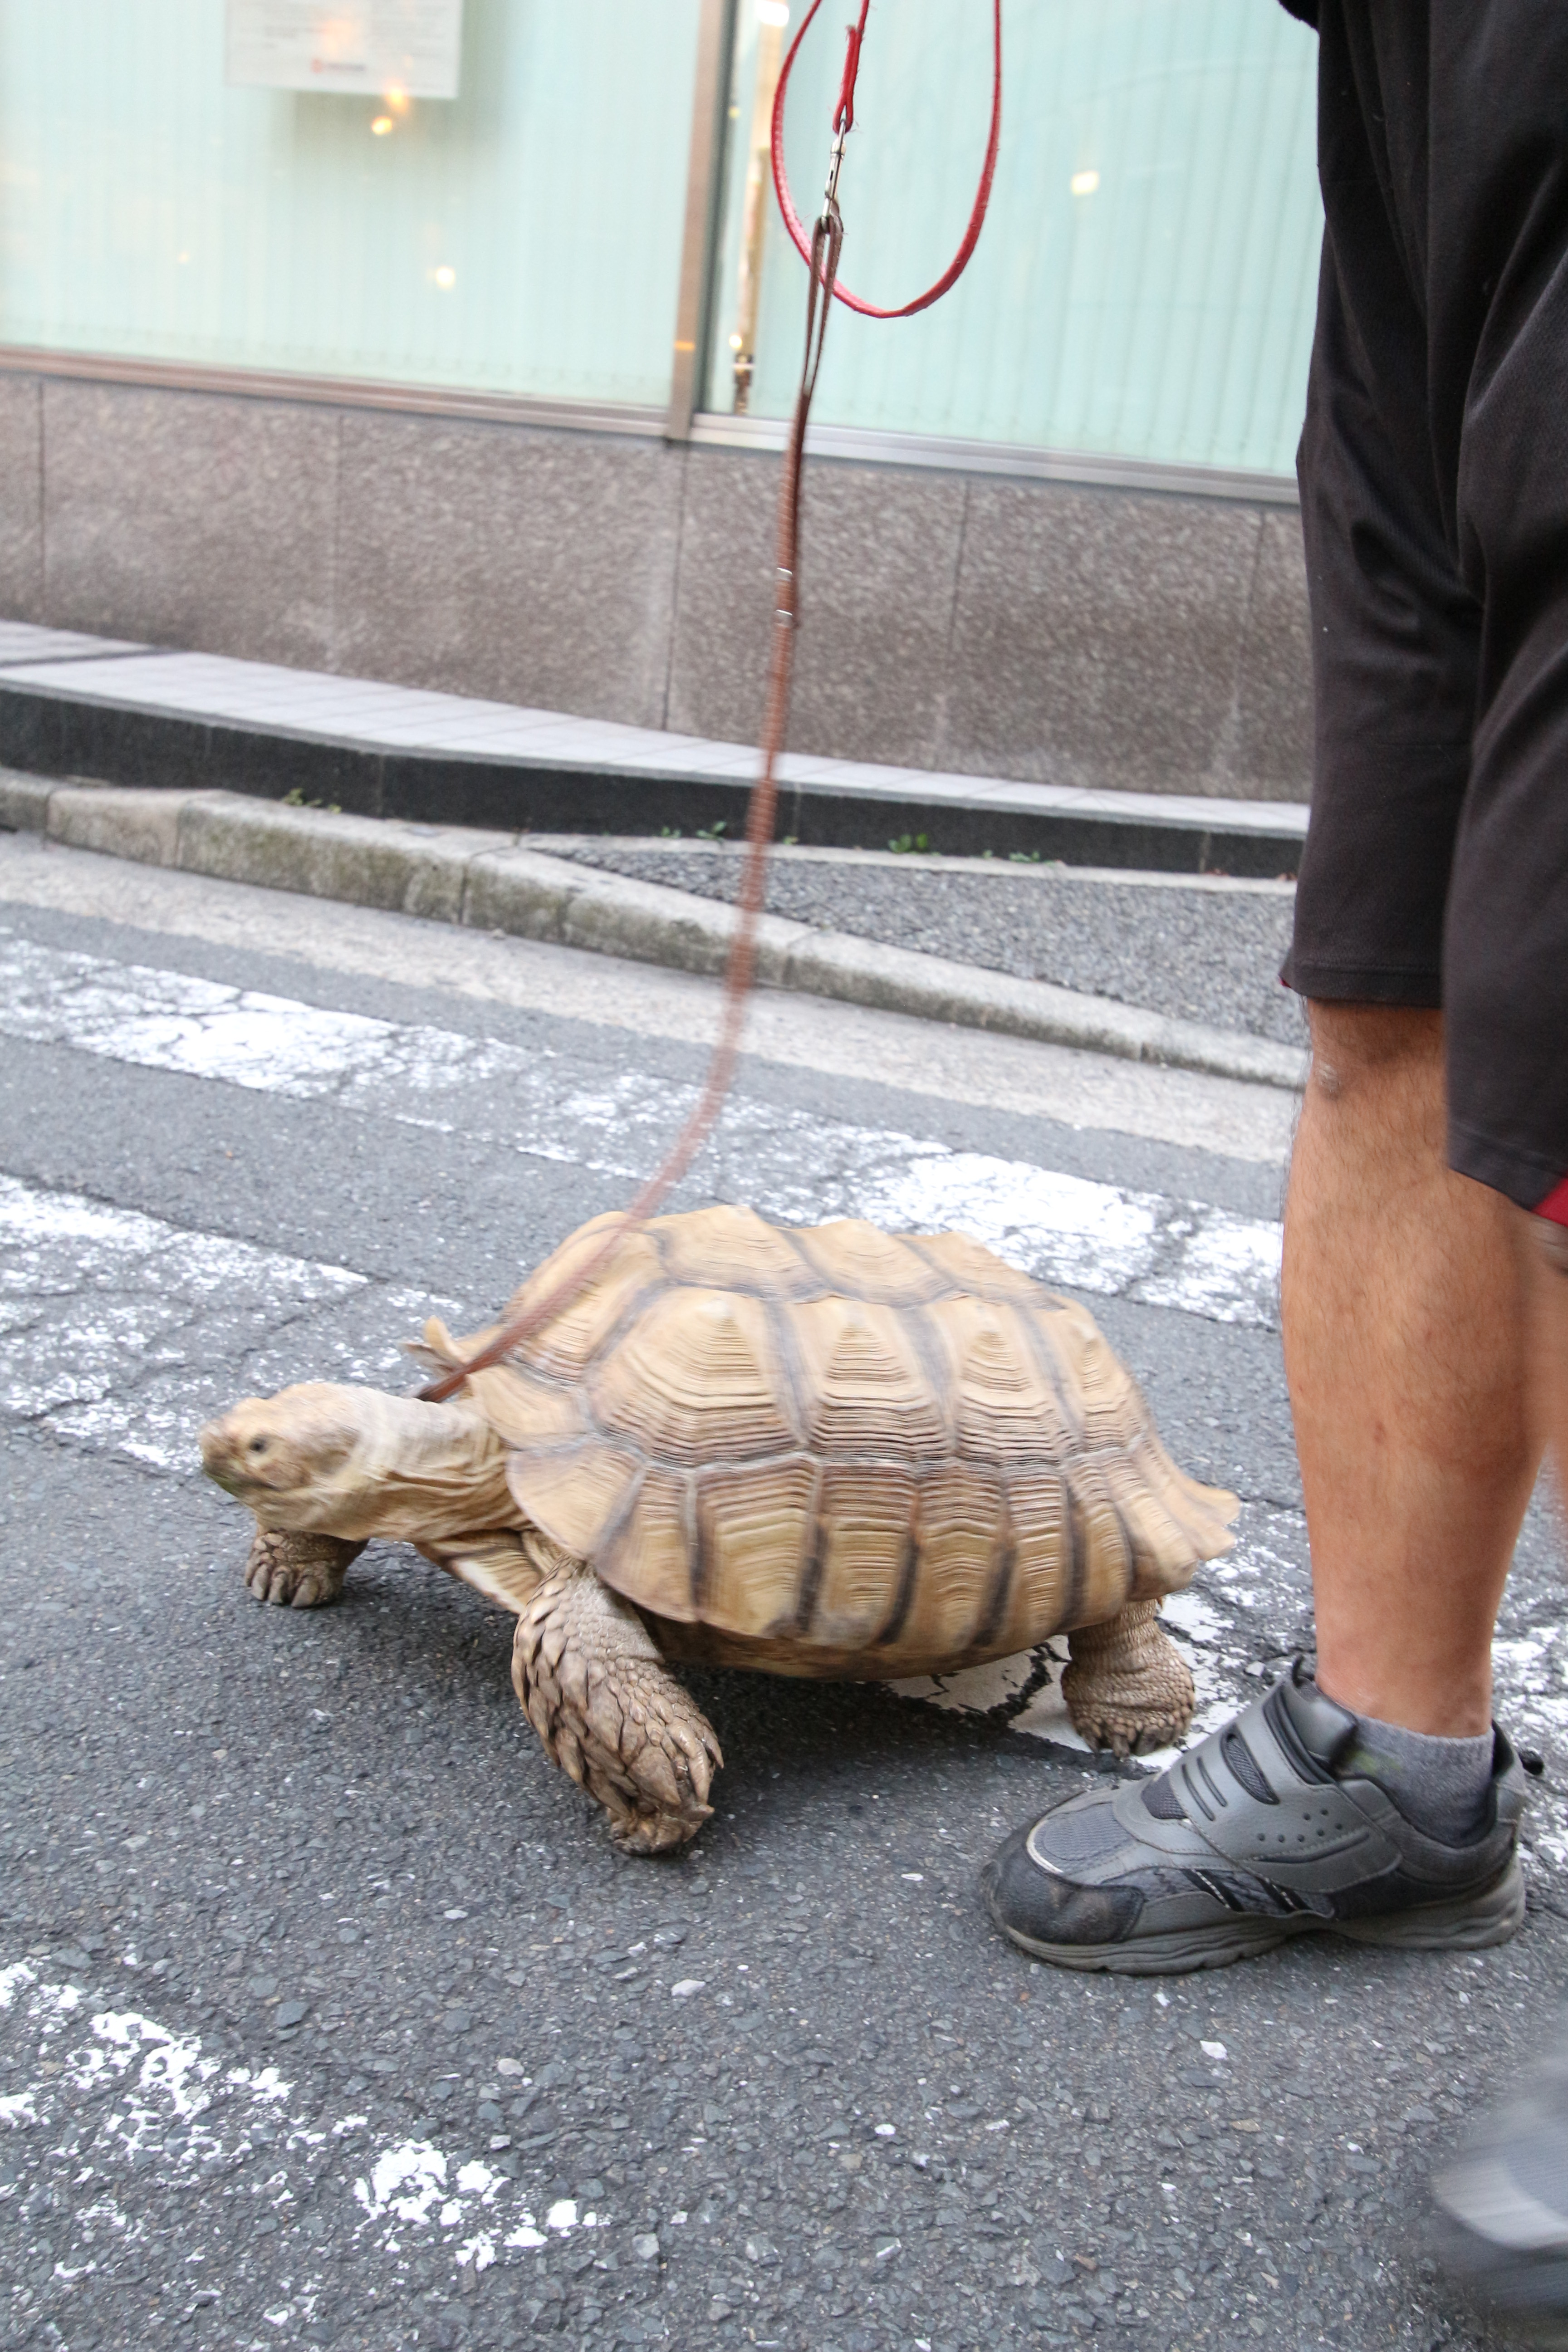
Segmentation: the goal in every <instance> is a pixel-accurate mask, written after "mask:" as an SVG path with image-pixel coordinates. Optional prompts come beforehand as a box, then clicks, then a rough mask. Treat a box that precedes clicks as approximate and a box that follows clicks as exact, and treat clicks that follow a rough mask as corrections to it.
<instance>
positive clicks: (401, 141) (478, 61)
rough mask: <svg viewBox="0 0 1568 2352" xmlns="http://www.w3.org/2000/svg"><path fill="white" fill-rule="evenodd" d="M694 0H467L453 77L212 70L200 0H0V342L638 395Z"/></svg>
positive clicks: (512, 389)
mask: <svg viewBox="0 0 1568 2352" xmlns="http://www.w3.org/2000/svg"><path fill="white" fill-rule="evenodd" d="M698 14H699V0H468V4H467V6H466V8H465V11H464V31H463V59H462V89H461V95H460V96H459V97H458V98H457V99H456V100H451V101H437V100H429V101H416V103H415V104H414V105H413V107H412V108H411V110H410V111H409V113H408V114H407V116H406V117H405V119H404V120H403V121H399V122H398V123H397V124H396V126H395V129H394V131H392V132H391V134H390V135H386V136H381V137H376V136H373V134H372V131H371V128H370V126H371V122H372V120H373V119H374V117H375V116H376V115H377V114H379V113H380V112H382V109H381V107H380V106H379V104H378V103H376V102H374V101H372V100H364V99H361V98H355V97H342V96H329V95H321V96H316V95H314V94H300V93H295V92H292V91H286V90H271V89H226V88H225V86H224V7H223V0H0V341H3V342H5V343H8V344H26V345H41V346H43V347H44V348H46V349H48V350H52V351H60V352H110V353H115V354H121V355H124V356H127V357H134V358H148V359H158V360H172V361H182V360H184V361H195V362H206V363H208V364H215V365H224V366H232V367H248V368H264V369H280V370H288V371H291V372H294V371H298V372H303V373H321V374H327V375H336V376H353V377H367V378H381V379H389V380H392V381H395V382H400V383H428V384H438V385H457V386H461V387H463V388H465V389H467V390H473V391H493V392H500V393H514V394H531V395H534V396H537V397H543V398H551V399H561V400H593V401H604V402H616V403H618V402H629V403H647V404H661V403H662V402H663V401H664V400H665V399H666V397H667V396H668V386H669V375H670V361H671V344H672V338H673V334H674V320H675V304H676V293H677V284H678V279H679V268H680V243H681V229H682V222H683V217H684V210H685V199H686V170H687V149H688V143H689V131H690V121H691V92H692V84H693V79H694V74H695V68H696V39H697V28H698Z"/></svg>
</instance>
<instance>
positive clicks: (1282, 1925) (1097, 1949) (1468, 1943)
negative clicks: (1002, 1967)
mask: <svg viewBox="0 0 1568 2352" xmlns="http://www.w3.org/2000/svg"><path fill="white" fill-rule="evenodd" d="M993 1916H994V1915H993ZM1523 1919H1524V1873H1523V1872H1522V1870H1521V1868H1520V1866H1519V1860H1518V1857H1517V1856H1515V1857H1514V1858H1513V1859H1511V1860H1510V1862H1509V1864H1508V1865H1507V1867H1506V1868H1505V1869H1504V1870H1503V1871H1502V1872H1501V1874H1500V1876H1498V1877H1497V1878H1495V1879H1494V1880H1493V1881H1492V1883H1491V1885H1489V1886H1488V1887H1484V1888H1483V1889H1482V1891H1481V1892H1480V1894H1479V1895H1467V1896H1465V1897H1464V1899H1463V1900H1462V1901H1460V1902H1457V1903H1427V1904H1423V1905H1422V1906H1420V1908H1419V1909H1417V1910H1411V1911H1394V1912H1390V1913H1389V1914H1387V1916H1384V1917H1383V1918H1381V1919H1320V1918H1318V1917H1317V1916H1315V1915H1314V1914H1312V1913H1311V1912H1298V1913H1297V1914H1296V1916H1294V1917H1293V1918H1289V1919H1259V1918H1255V1917H1252V1916H1247V1915H1245V1914H1238V1915H1237V1916H1230V1917H1226V1918H1224V1919H1216V1920H1215V1924H1214V1926H1213V1927H1188V1928H1184V1929H1183V1930H1181V1931H1180V1932H1178V1933H1176V1934H1173V1935H1167V1936H1143V1937H1134V1938H1133V1939H1132V1940H1131V1942H1129V1943H1125V1944H1045V1943H1041V1942H1040V1941H1038V1940H1037V1937H1033V1936H1026V1935H1024V1934H1023V1933H1022V1931H1021V1930H1020V1929H1018V1928H1016V1927H1008V1925H1007V1923H1006V1921H1005V1919H998V1920H997V1921H996V1925H997V1926H998V1927H1000V1928H1001V1930H1002V1933H1003V1934H1004V1935H1005V1937H1007V1939H1008V1941H1009V1942H1010V1943H1014V1944H1016V1945H1017V1947H1018V1949H1019V1950H1020V1951H1021V1952H1027V1953H1029V1954H1030V1956H1031V1957H1032V1958H1035V1959H1037V1960H1049V1961H1050V1962H1051V1964H1052V1966H1053V1967H1055V1968H1058V1969H1089V1970H1099V1971H1100V1972H1101V1973H1103V1974H1105V1975H1109V1976H1119V1977H1174V1976H1185V1975H1188V1974H1189V1973H1190V1972H1191V1971H1192V1970H1194V1969H1228V1968H1229V1967H1231V1965H1232V1964H1233V1963H1234V1962H1235V1961H1237V1960H1251V1959H1256V1958H1258V1955H1259V1954H1260V1953H1263V1952H1272V1951H1275V1950H1277V1949H1278V1948H1279V1946H1280V1945H1281V1944H1288V1943H1289V1942H1290V1941H1291V1940H1292V1939H1293V1938H1294V1937H1297V1936H1310V1935H1330V1936H1342V1937H1345V1938H1346V1939H1347V1940H1348V1941H1349V1942H1351V1943H1352V1944H1376V1945H1381V1946H1382V1947H1383V1948H1384V1950H1385V1951H1396V1952H1482V1951H1487V1950H1489V1949H1490V1948H1492V1947H1493V1946H1494V1945H1497V1944H1506V1943H1508V1942H1509V1941H1510V1938H1511V1937H1514V1936H1515V1935H1517V1934H1518V1932H1519V1929H1520V1927H1521V1924H1522V1922H1523Z"/></svg>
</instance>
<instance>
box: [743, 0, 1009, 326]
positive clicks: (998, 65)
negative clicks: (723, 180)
mask: <svg viewBox="0 0 1568 2352" xmlns="http://www.w3.org/2000/svg"><path fill="white" fill-rule="evenodd" d="M821 5H822V0H811V6H810V7H809V8H808V9H807V10H806V12H805V22H804V24H803V25H802V26H801V28H800V30H799V32H798V33H797V34H796V35H795V38H794V40H793V41H792V42H791V43H790V46H789V55H788V56H787V57H786V58H785V59H784V71H783V72H782V73H781V74H780V76H779V86H778V89H776V90H775V92H774V93H773V187H774V189H775V190H776V192H777V194H778V200H779V210H780V212H781V213H782V214H783V215H784V226H785V228H787V229H788V231H789V233H790V238H791V241H792V243H793V244H794V246H795V251H796V252H797V253H798V254H799V256H800V257H801V259H802V260H803V261H809V260H810V258H811V240H810V237H809V236H808V235H807V232H806V230H805V226H804V225H803V223H802V221H801V217H800V215H799V214H798V213H797V212H796V210H795V199H794V197H793V196H792V195H791V194H790V192H789V175H788V173H786V172H785V170H784V96H785V93H786V92H787V90H788V89H789V77H790V68H792V67H793V65H794V64H795V58H797V57H798V56H799V55H800V45H801V43H802V42H803V41H804V40H805V37H806V35H807V33H809V32H810V30H811V23H812V18H813V17H814V16H816V12H817V10H818V9H819V8H820V7H821ZM870 13H871V0H862V5H861V9H860V21H859V23H858V25H851V26H849V28H848V29H849V48H848V54H847V57H846V58H845V60H844V79H843V81H842V82H841V83H840V85H839V90H838V103H837V107H835V109H834V112H833V132H834V138H833V164H832V168H831V170H830V173H829V176H828V182H827V193H828V195H829V197H830V198H831V197H832V196H833V194H835V192H836V189H837V179H838V164H839V163H840V161H841V159H842V157H843V153H844V142H845V140H846V139H847V136H848V134H849V132H850V131H852V130H853V129H854V127H855V82H856V78H857V76H858V73H859V71H860V47H861V43H862V42H863V41H864V39H865V37H866V19H867V17H868V16H869V15H870ZM992 23H993V38H992V48H993V58H994V63H993V67H992V80H991V134H990V137H989V138H988V139H987V140H986V142H985V161H984V164H983V166H982V167H981V173H980V185H979V187H978V188H977V189H976V190H975V194H974V205H973V210H972V211H971V213H970V215H969V226H968V227H967V228H966V229H965V230H964V232H963V243H962V245H960V247H959V248H958V251H957V252H956V253H955V254H954V255H953V257H952V260H951V261H950V262H949V263H948V266H947V268H945V269H944V270H943V271H942V276H941V277H940V278H938V279H937V281H936V284H935V285H934V286H928V287H927V289H926V290H925V292H924V293H923V294H917V295H916V297H915V299H914V300H913V301H912V302H902V303H900V305H899V307H898V308H897V310H879V308H878V306H877V305H876V303H875V302H867V301H863V300H862V299H861V298H860V296H859V295H858V294H851V293H850V291H849V289H848V288H847V286H836V287H835V288H834V289H833V291H834V293H835V294H836V295H837V298H838V299H839V301H840V302H842V303H844V304H845V305H846V307H847V309H849V310H858V311H859V313H860V315H861V317H862V318H864V319H911V318H913V316H914V314H915V312H916V311H917V310H930V308H931V304H932V303H933V302H940V301H941V299H942V296H943V295H944V294H945V293H946V292H947V290H948V288H949V287H950V286H952V285H953V284H954V283H955V282H956V281H957V280H958V279H959V278H961V277H962V276H963V272H964V270H965V269H966V268H967V267H968V265H969V257H970V255H971V254H972V253H973V250H974V247H975V246H976V244H977V242H978V241H979V236H980V232H981V229H982V227H983V226H984V221H985V212H986V207H987V206H988V205H989V204H990V202H991V183H992V181H993V180H994V178H995V176H996V151H997V148H998V146H999V145H1000V143H1001V139H1002V0H992Z"/></svg>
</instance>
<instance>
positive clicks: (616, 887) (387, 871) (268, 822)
mask: <svg viewBox="0 0 1568 2352" xmlns="http://www.w3.org/2000/svg"><path fill="white" fill-rule="evenodd" d="M0 827H4V828H7V829H9V830H11V831H14V832H33V833H40V834H43V835H46V836H47V838H48V839H49V840H51V841H58V842H61V843H63V844H65V845H68V847H71V848H75V849H92V850H97V851H98V852H99V853H100V855H103V856H110V857H126V858H133V859H136V860H137V861H139V862H140V863H141V864H142V865H149V866H171V867H174V868H175V869H177V870H179V871H180V872H183V873H187V874H205V875H210V876H212V877H215V878H216V879H217V880H220V881H226V882H248V883H251V884H253V885H256V886H258V887H261V888H263V889H270V890H292V891H296V892H299V893H300V894H302V895H303V896H306V897H309V898H331V899H337V900H341V901H343V902H345V903H347V904H349V905H351V906H358V907H376V908H382V909H384V911H386V912H389V913H394V914H403V915H418V916H422V917H423V918H424V919H426V921H433V922H445V923H458V924H462V925H466V926H468V927H469V928H471V929H477V930H489V931H503V932H508V933H510V934H511V935H513V936H514V937H517V938H521V939H530V940H551V941H553V942H554V943H555V944H557V945H558V946H562V947H573V948H585V949H590V950H594V951H595V952H597V953H600V954H604V955H616V956H625V957H627V958H629V959H631V960H632V961H636V962H640V963H655V964H663V965H667V966H669V967H672V968H673V969H675V970H676V971H691V972H700V973H703V974H705V975H708V976H710V977H711V976H713V975H716V974H717V973H719V972H721V971H722V970H723V968H724V961H725V958H726V956H727V954H728V952H729V945H730V931H731V909H730V908H728V907H727V906H726V905H725V904H724V903H723V902H722V901H721V900H718V899H710V898H697V897H695V896H694V895H692V894H691V893H689V892H687V891H684V890H672V889H668V888H666V887H664V886H663V885H662V884H659V883H652V882H632V881H628V880H626V879H624V878H623V877H620V876H618V875H611V874H604V873H600V872H597V871H596V870H595V868H593V867H591V866H574V865H572V864H571V863H569V862H568V861H567V860H566V859H564V858H559V857H550V856H543V855H542V854H541V853H540V852H539V851H538V850H533V849H528V848H524V847H523V846H521V845H520V844H519V843H518V842H517V840H516V839H515V837H514V836H513V835H510V834H499V833H490V834H485V833H476V832H471V831H469V830H468V828H467V827H463V826H456V825H452V826H436V825H419V824H404V823H400V822H398V821H397V820H395V819H387V818H379V817H356V816H341V815H337V814H331V812H327V811H322V810H317V809H308V808H290V807H289V806H287V805H286V804H282V803H277V802H271V801H255V800H251V799H248V798H246V797H244V796H243V795H240V794H238V793H222V792H210V793H178V792H163V791H157V790H152V791H140V790H136V789H133V788H126V787H121V786H117V785H103V784H84V783H71V782H66V783H56V782H49V781H48V780H47V779H45V778H41V777H34V776H24V775H18V774H16V773H14V772H0ZM757 969H758V977H759V979H760V980H761V981H762V982H763V985H764V986H766V987H770V988H785V989H794V990H796V991H798V992H801V993H803V994H805V995H811V996H826V997H833V998H836V999H837V1000H838V1001H839V1002H840V1003H848V1004H866V1005H875V1006H877V1007H879V1008H880V1009H881V1010H883V1011H885V1012H891V1013H912V1014H914V1015H915V1016H917V1017H918V1018H920V1019H921V1020H926V1021H945V1022H950V1023H952V1024H954V1025H956V1026H958V1027H962V1028H971V1029H992V1030H996V1031H1000V1032H1002V1033H1004V1034H1007V1035H1009V1036H1014V1037H1029V1038H1035V1039H1037V1040H1039V1041H1040V1042H1042V1043H1044V1044H1048V1045H1074V1046H1079V1047H1080V1048H1082V1049H1083V1050H1084V1051H1086V1052H1089V1053H1093V1054H1110V1055H1117V1056H1118V1057H1120V1058H1121V1059H1123V1060H1127V1061H1134V1062H1158V1063H1163V1064H1165V1065H1166V1066H1170V1067H1172V1068H1175V1069H1186V1070H1202V1071H1205V1072H1207V1073H1209V1074H1210V1075H1211V1076H1218V1077H1226V1078H1239V1079H1243V1080H1245V1081H1247V1082H1248V1083H1250V1084H1252V1085H1258V1086H1270V1087H1284V1088H1286V1089H1288V1090H1289V1091H1291V1092H1295V1091H1298V1090H1299V1089H1300V1087H1302V1086H1303V1085H1304V1083H1305V1079H1306V1056H1305V1055H1303V1054H1301V1053H1299V1052H1298V1051H1296V1050H1295V1049H1294V1048H1293V1047H1291V1046H1289V1045H1276V1044H1274V1043H1273V1042H1272V1041H1271V1040H1268V1039H1266V1038H1261V1037H1249V1036H1246V1035H1243V1034H1239V1033H1237V1032H1233V1031H1230V1030H1226V1029H1212V1028H1208V1027H1205V1026H1204V1025H1203V1024H1200V1023H1197V1022H1193V1021H1172V1020H1166V1019H1165V1018H1163V1016H1162V1015H1161V1014H1159V1013H1147V1012H1143V1011H1141V1010H1140V1009H1138V1008H1137V1007H1136V1006H1133V1005H1126V1004H1118V1003H1113V1002H1112V1001H1111V1000H1110V999H1109V998H1103V997H1098V996H1088V995H1084V994H1081V993H1079V992H1078V991H1077V990H1074V989H1068V988H1057V987H1054V986H1052V985H1051V984H1050V982H1047V981H1037V980H1014V979H1012V978H1010V977H1009V976H1008V975H1007V974H1005V973H1004V972H992V971H982V970H979V969H977V968H976V967H975V966H973V965H971V964H963V963H955V962H952V961H948V960H947V959H945V958H944V957H942V956H932V955H922V954H919V953H916V952H914V951H913V950H908V949H902V948H889V947H882V946H879V945H877V944H876V943H874V942H873V941H871V940H862V939H856V938H852V937H850V936H848V935H847V934H845V933H842V932H835V931H819V930H815V929H812V928H811V926H810V925H809V924H805V923H793V922H788V921H786V920H785V919H784V918H783V917H782V916H778V915H764V916H763V919H762V923H761V926H760V929H759V938H758V959H757Z"/></svg>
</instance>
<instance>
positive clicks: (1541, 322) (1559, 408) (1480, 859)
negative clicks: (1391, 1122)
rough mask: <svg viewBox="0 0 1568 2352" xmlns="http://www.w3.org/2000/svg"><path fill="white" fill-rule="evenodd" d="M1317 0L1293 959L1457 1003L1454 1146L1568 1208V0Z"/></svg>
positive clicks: (1510, 1190)
mask: <svg viewBox="0 0 1568 2352" xmlns="http://www.w3.org/2000/svg"><path fill="white" fill-rule="evenodd" d="M1289 5H1292V6H1293V8H1294V13H1296V14H1298V15H1303V16H1308V15H1310V14H1311V13H1312V11H1311V9H1310V0H1289ZM1316 14H1317V17H1318V22H1319V31H1320V34H1321V59H1320V81H1319V123H1318V143H1319V165H1320V171H1321V180H1322V189H1323V204H1324V211H1325V214H1326V218H1327V227H1326V231H1325V236H1324V240H1323V257H1322V272H1321V282H1320V288H1319V301H1318V320H1317V333H1316V341H1315V343H1314V347H1313V352H1312V364H1311V373H1310V385H1309V391H1308V399H1307V421H1306V425H1305V429H1304V431H1303V434H1302V437H1301V448H1300V464H1299V470H1300V483H1301V512H1302V520H1303V524H1304V528H1305V533H1306V543H1307V565H1308V572H1309V578H1310V595H1311V614H1312V639H1313V657H1314V685H1315V689H1316V706H1317V741H1316V758H1315V782H1314V789H1313V799H1312V815H1311V823H1310V828H1309V831H1308V835H1307V845H1306V851H1305V854H1304V856H1303V861H1302V866H1301V880H1300V890H1299V892H1298V895H1297V905H1296V929H1295V940H1294V944H1293V946H1292V948H1291V950H1290V954H1289V960H1288V961H1287V963H1286V967H1285V973H1284V977H1285V979H1286V980H1287V981H1288V982H1289V985H1290V986H1291V987H1293V988H1296V989H1299V990H1300V992H1301V993H1302V994H1303V995H1304V996H1308V997H1312V998H1318V999H1329V1000H1332V999H1338V1000H1342V1001H1345V1000H1362V1001H1369V1000H1370V1001H1372V1002H1373V1003H1384V1004H1413V1005H1441V1006H1442V1007H1443V1008H1444V1013H1445V1030H1446V1035H1447V1066H1448V1114H1449V1158H1450V1160H1451V1162H1452V1164H1453V1166H1454V1167H1455V1168H1457V1169H1458V1170H1459V1171H1460V1172H1461V1173H1462V1174H1464V1175H1467V1176H1472V1177H1475V1178H1476V1179H1478V1180H1479V1181H1480V1182H1481V1183H1483V1184H1489V1185H1491V1186H1493V1187H1494V1188H1495V1189H1496V1190H1498V1191H1499V1192H1505V1193H1506V1194H1507V1195H1508V1197H1509V1198H1510V1200H1512V1201H1516V1202H1519V1203H1520V1205H1521V1207H1523V1208H1527V1209H1535V1210H1540V1211H1542V1212H1543V1213H1546V1214H1548V1215H1552V1216H1556V1217H1559V1218H1560V1219H1561V1220H1562V1221H1563V1223H1568V0H1320V5H1319V7H1318V9H1317V11H1316Z"/></svg>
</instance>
